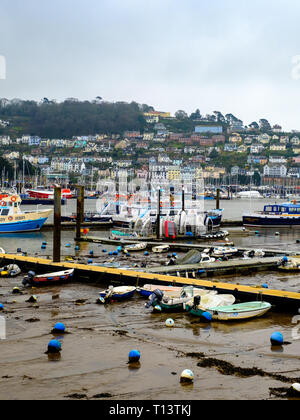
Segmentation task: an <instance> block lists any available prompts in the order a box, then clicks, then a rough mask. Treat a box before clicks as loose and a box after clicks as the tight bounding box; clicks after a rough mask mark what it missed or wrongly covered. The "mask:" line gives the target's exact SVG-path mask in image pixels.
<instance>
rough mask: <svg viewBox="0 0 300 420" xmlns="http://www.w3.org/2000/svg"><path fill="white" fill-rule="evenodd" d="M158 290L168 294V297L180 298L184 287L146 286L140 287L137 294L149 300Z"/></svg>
mask: <svg viewBox="0 0 300 420" xmlns="http://www.w3.org/2000/svg"><path fill="white" fill-rule="evenodd" d="M157 289H159V290H161V291H162V292H164V293H167V294H168V295H173V296H180V293H181V291H182V287H179V286H161V285H157V284H145V285H144V286H141V287H138V288H137V292H138V293H139V294H140V296H142V297H146V298H148V297H149V296H151V295H152V293H153V292H154V291H155V290H157Z"/></svg>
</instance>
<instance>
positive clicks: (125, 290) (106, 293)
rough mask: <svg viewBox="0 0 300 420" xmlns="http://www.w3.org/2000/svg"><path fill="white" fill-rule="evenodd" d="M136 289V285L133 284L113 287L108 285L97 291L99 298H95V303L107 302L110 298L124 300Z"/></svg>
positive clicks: (130, 296)
mask: <svg viewBox="0 0 300 420" xmlns="http://www.w3.org/2000/svg"><path fill="white" fill-rule="evenodd" d="M135 291H136V287H134V286H118V287H113V286H109V288H108V289H106V290H103V291H102V292H100V293H99V298H98V299H97V303H107V302H109V301H111V300H118V301H121V300H126V299H130V298H132V297H133V295H134V293H135Z"/></svg>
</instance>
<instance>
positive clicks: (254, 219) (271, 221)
mask: <svg viewBox="0 0 300 420" xmlns="http://www.w3.org/2000/svg"><path fill="white" fill-rule="evenodd" d="M243 225H244V226H250V227H273V228H274V227H286V226H300V204H297V202H296V204H294V202H291V203H283V204H269V205H266V206H264V208H263V211H257V212H253V213H244V214H243Z"/></svg>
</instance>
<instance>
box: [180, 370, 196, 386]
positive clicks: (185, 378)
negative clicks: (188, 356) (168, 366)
mask: <svg viewBox="0 0 300 420" xmlns="http://www.w3.org/2000/svg"><path fill="white" fill-rule="evenodd" d="M193 380H194V374H193V372H192V371H191V370H190V369H185V370H184V371H183V372H182V373H181V375H180V382H183V383H191V382H193Z"/></svg>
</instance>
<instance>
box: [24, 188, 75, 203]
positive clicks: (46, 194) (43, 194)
mask: <svg viewBox="0 0 300 420" xmlns="http://www.w3.org/2000/svg"><path fill="white" fill-rule="evenodd" d="M27 194H28V195H29V197H31V198H39V199H43V198H44V199H48V200H49V199H50V200H53V199H54V190H53V189H50V190H42V189H41V190H40V189H37V190H27ZM61 197H62V198H66V199H71V198H73V194H72V193H71V190H69V189H62V190H61Z"/></svg>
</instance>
